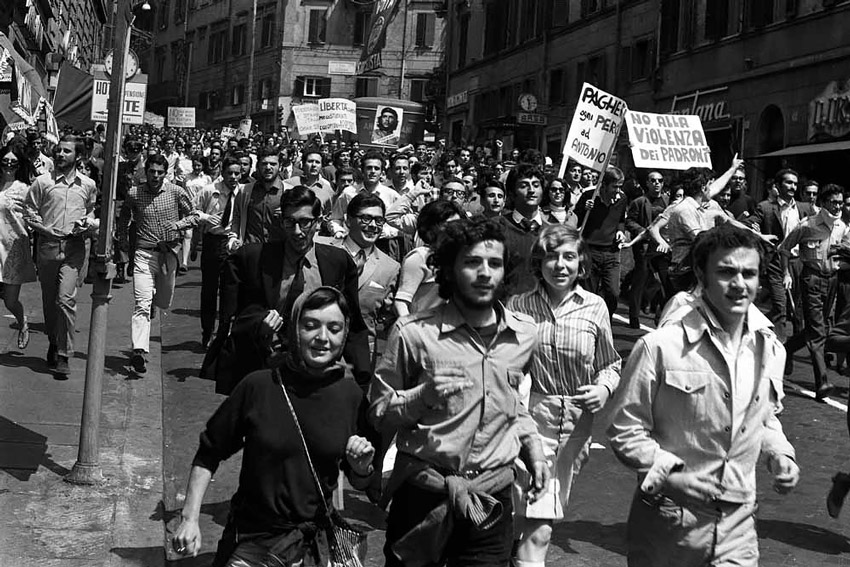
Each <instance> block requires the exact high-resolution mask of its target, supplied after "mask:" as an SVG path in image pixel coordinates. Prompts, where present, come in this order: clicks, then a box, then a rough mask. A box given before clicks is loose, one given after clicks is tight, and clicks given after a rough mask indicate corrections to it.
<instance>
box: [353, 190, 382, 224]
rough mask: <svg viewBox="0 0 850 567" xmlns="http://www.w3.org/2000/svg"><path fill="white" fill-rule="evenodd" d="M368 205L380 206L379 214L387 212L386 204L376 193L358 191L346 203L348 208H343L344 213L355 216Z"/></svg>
mask: <svg viewBox="0 0 850 567" xmlns="http://www.w3.org/2000/svg"><path fill="white" fill-rule="evenodd" d="M369 207H381V214H384V215H385V214H387V205H386V204H385V203H384V201H383V200H382V199H381V198H380V197H378V196H377V195H371V194H368V193H358V194H357V195H356V196H355V197H354V198H353V199H352V200H351V202H349V203H348V208H346V209H345V214H346V215H348V217H349V218H350V217H353V216H356V215H357V214H358V213H360V211H362V210H363V209H368V208H369Z"/></svg>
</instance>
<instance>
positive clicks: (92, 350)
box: [65, 0, 149, 485]
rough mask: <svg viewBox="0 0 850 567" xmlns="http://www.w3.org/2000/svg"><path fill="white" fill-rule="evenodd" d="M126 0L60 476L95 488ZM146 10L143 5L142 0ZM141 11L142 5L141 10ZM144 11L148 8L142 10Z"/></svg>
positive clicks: (119, 9) (119, 18)
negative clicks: (74, 406) (87, 310)
mask: <svg viewBox="0 0 850 567" xmlns="http://www.w3.org/2000/svg"><path fill="white" fill-rule="evenodd" d="M129 2H130V0H115V4H114V7H113V25H114V30H115V35H114V38H113V39H114V41H113V49H114V51H113V53H114V56H113V58H112V69H111V70H110V73H111V76H110V81H109V104H108V107H107V108H108V112H109V117H108V118H107V122H106V144H105V148H104V157H105V159H104V176H103V179H104V181H105V183H106V184H105V187H104V192H103V199H102V200H101V206H100V229H99V231H98V236H97V252H96V255H95V259H94V262H93V267H94V271H95V274H96V276H95V280H94V284H93V286H92V294H91V297H92V309H91V322H90V325H89V344H88V357H87V360H86V383H85V389H84V392H83V415H82V423H81V424H80V445H79V449H78V453H77V462H76V463H74V467H73V468H72V469H71V472H70V473H69V474H68V475H67V476H66V477H65V480H66V481H67V482H70V483H73V484H87V485H92V484H100V483H101V482H103V480H104V479H103V474H102V472H101V470H100V452H99V447H100V444H99V437H100V407H101V398H102V390H103V367H104V357H105V356H106V333H107V318H108V315H109V302H110V300H111V299H112V295H111V293H110V290H111V288H112V279H113V278H114V277H115V264H113V263H112V229H113V224H114V219H115V215H114V210H113V209H114V200H115V187H116V183H117V180H118V156H119V152H120V139H121V124H122V122H123V115H124V86H125V77H124V63H125V60H126V58H127V53H128V52H129V50H130V35H131V33H130V30H131V26H132V22H133V20H135V17H130V18H128V17H127V13H128V12H129V11H130V4H129ZM145 6H147V2H145ZM143 9H144V6H143ZM148 9H149V8H148Z"/></svg>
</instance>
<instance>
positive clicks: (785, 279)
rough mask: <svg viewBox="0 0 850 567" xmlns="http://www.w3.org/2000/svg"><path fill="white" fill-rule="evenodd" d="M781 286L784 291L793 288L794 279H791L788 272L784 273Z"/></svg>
mask: <svg viewBox="0 0 850 567" xmlns="http://www.w3.org/2000/svg"><path fill="white" fill-rule="evenodd" d="M782 285H783V286H785V289H787V290H790V289H791V288H793V287H794V278H792V277H791V274H789V273H788V272H786V273H785V276H784V277H783V278H782Z"/></svg>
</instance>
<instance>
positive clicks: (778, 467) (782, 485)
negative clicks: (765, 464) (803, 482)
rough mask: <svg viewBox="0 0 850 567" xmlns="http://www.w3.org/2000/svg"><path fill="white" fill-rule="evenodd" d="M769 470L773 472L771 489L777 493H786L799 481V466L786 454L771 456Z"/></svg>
mask: <svg viewBox="0 0 850 567" xmlns="http://www.w3.org/2000/svg"><path fill="white" fill-rule="evenodd" d="M770 471H771V472H772V473H773V490H775V491H776V492H778V493H779V494H788V493H789V492H791V491H792V490H794V487H795V486H797V483H798V482H799V481H800V467H798V466H797V463H795V462H794V459H792V458H791V457H788V456H787V455H777V456H775V457H773V458H771V459H770Z"/></svg>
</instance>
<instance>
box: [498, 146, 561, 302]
mask: <svg viewBox="0 0 850 567" xmlns="http://www.w3.org/2000/svg"><path fill="white" fill-rule="evenodd" d="M543 183H544V177H543V171H541V170H540V169H539V168H538V167H536V166H534V165H532V164H528V163H523V164H520V165H519V166H517V167H515V168H514V169H512V170H511V171H510V173H509V174H508V177H507V179H506V180H505V189H506V191H505V193H506V194H507V195H510V196H511V197H512V198H513V204H514V209H513V210H512V211H506V212H505V213H504V214H503V215H502V216H501V217H498V219H499V222H500V223H501V224H502V226H503V227H504V229H505V246H506V247H507V249H508V264H507V267H506V270H507V271H506V274H505V294H506V295H508V296H510V295H516V294H519V293H523V292H526V291H531V290H532V289H534V286H535V285H537V283H536V282H537V280H536V279H535V278H534V277H533V276H532V275H531V264H530V261H531V246H532V245H533V244H534V241H535V239H536V238H537V233H538V232H540V228H541V227H542V226H543V225H546V224H549V223H548V222H547V221H546V219H545V218H543V213H542V212H541V210H540V202H541V200H542V199H543Z"/></svg>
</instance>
